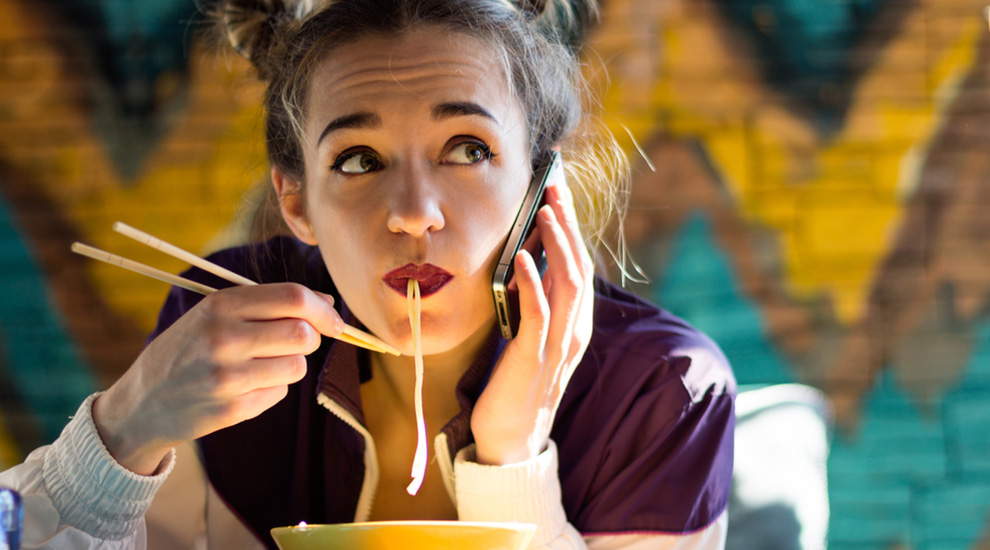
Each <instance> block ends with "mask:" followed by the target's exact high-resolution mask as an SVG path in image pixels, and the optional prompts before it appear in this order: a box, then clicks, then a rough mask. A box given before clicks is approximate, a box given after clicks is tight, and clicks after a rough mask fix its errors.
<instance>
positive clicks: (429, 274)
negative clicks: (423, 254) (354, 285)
mask: <svg viewBox="0 0 990 550" xmlns="http://www.w3.org/2000/svg"><path fill="white" fill-rule="evenodd" d="M453 278H454V276H453V275H451V274H450V273H449V272H448V271H447V270H445V269H443V268H440V267H437V266H435V265H433V264H423V265H416V264H413V263H408V264H406V265H404V266H402V267H399V268H396V269H393V270H392V271H389V272H388V273H386V274H385V276H384V277H382V281H384V282H385V284H386V285H388V286H389V287H390V288H391V289H392V290H394V291H396V292H398V293H399V294H401V295H402V296H403V297H405V296H407V293H408V288H409V279H413V280H416V281H419V295H420V297H421V298H426V297H427V296H430V295H432V294H436V293H437V292H439V291H440V289H441V288H443V287H444V286H445V285H446V284H447V283H449V282H450V280H451V279H453Z"/></svg>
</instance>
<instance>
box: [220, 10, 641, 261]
mask: <svg viewBox="0 0 990 550" xmlns="http://www.w3.org/2000/svg"><path fill="white" fill-rule="evenodd" d="M595 10H596V7H595V5H594V0H583V1H582V0H574V1H572V2H568V1H567V0H558V1H557V2H555V1H554V0H375V1H369V0H221V1H220V4H219V6H218V8H217V14H216V15H217V18H218V19H219V21H220V22H221V24H222V28H223V30H224V32H225V33H226V36H227V38H228V40H229V41H230V42H231V44H232V45H233V46H234V48H235V49H236V50H237V51H238V52H239V53H240V54H241V55H243V56H244V57H246V58H248V59H249V60H250V61H251V62H252V64H253V65H254V67H255V68H256V69H257V71H258V73H259V76H260V77H261V78H262V79H264V80H266V81H268V88H267V90H266V93H265V100H264V101H265V109H266V113H267V116H266V121H265V134H266V139H267V149H268V157H269V160H270V162H271V163H272V164H274V165H275V166H277V167H278V168H279V169H280V170H282V171H283V172H284V173H285V174H286V175H288V176H289V177H290V178H292V179H294V180H295V181H299V182H303V181H305V169H304V166H305V163H304V160H303V147H302V139H303V132H302V126H303V120H304V118H305V113H306V99H307V97H306V92H307V90H308V89H309V83H310V81H311V79H312V76H313V74H314V72H315V71H316V69H317V68H318V66H319V64H320V62H321V61H322V60H323V59H324V58H325V56H326V55H327V54H328V53H329V52H330V51H331V50H333V49H334V48H335V47H338V46H341V45H343V44H348V43H351V42H354V41H356V40H359V39H361V38H365V37H369V36H396V35H399V34H401V33H403V32H406V31H409V30H410V29H413V28H417V27H420V26H438V27H443V28H446V29H448V30H450V31H454V32H459V33H463V34H465V35H468V36H471V37H473V38H475V39H478V40H480V41H481V42H483V43H486V44H490V45H491V46H492V49H493V51H494V52H495V53H496V55H497V58H498V59H500V61H501V64H502V69H503V72H504V74H505V75H506V77H507V78H508V79H509V85H510V89H512V90H513V91H514V93H515V95H516V98H517V99H518V101H519V104H520V106H521V107H522V111H523V112H524V113H525V115H526V117H527V123H528V135H529V146H530V156H531V160H532V163H533V166H534V167H535V166H537V165H539V164H540V163H541V162H544V161H545V160H546V159H547V158H548V157H549V154H550V152H551V150H552V149H553V148H554V147H560V148H561V150H562V152H563V154H564V156H565V161H566V162H565V166H566V168H567V171H568V181H569V183H570V188H571V189H572V191H573V192H574V194H575V202H576V203H577V206H578V210H579V215H580V217H581V218H582V220H581V221H582V230H583V231H584V235H585V236H586V238H587V239H588V241H589V242H588V244H589V245H591V246H590V248H591V249H592V250H596V251H597V250H598V249H599V247H600V245H604V246H605V247H606V248H608V249H609V251H610V252H612V254H611V255H612V256H613V257H614V258H615V259H616V260H617V263H619V264H620V266H622V265H624V263H625V261H624V260H625V258H624V254H622V253H620V254H616V253H615V252H614V251H615V250H622V249H623V248H622V245H621V218H622V213H623V210H624V201H625V198H626V183H627V181H628V176H627V174H626V163H625V157H624V155H623V154H622V152H621V150H619V148H618V146H617V145H616V143H615V140H613V139H611V135H610V134H608V133H607V132H604V131H603V129H599V130H597V131H593V132H592V131H587V130H586V128H587V126H588V125H587V121H584V120H583V117H582V99H583V98H584V97H583V96H584V95H585V86H584V84H583V82H584V80H583V79H582V77H581V74H580V65H579V62H578V59H577V56H576V49H577V48H576V44H577V43H578V41H579V39H580V35H581V32H582V30H583V28H584V27H585V26H586V25H587V23H588V22H589V21H590V19H591V18H592V17H593V16H595V15H596V11H595ZM575 130H577V131H575ZM613 217H615V218H616V219H617V220H618V221H619V222H620V223H619V225H618V226H616V225H614V224H613V225H612V226H611V227H618V228H619V230H618V232H617V234H618V235H619V239H605V238H603V236H604V229H605V227H606V225H607V223H608V221H609V219H610V218H613ZM609 240H611V241H613V243H615V242H618V248H612V246H615V245H614V244H612V245H610V244H609V242H608V241H609Z"/></svg>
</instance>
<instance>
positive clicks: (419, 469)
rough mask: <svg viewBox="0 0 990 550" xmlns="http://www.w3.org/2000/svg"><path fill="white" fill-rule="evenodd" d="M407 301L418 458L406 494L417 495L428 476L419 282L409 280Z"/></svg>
mask: <svg viewBox="0 0 990 550" xmlns="http://www.w3.org/2000/svg"><path fill="white" fill-rule="evenodd" d="M406 299H407V300H409V326H410V328H411V329H412V337H413V349H414V351H415V354H416V398H415V399H416V435H417V438H416V456H415V458H414V459H413V464H412V477H413V480H412V483H410V484H409V486H408V487H406V492H407V493H409V494H410V495H415V494H416V493H417V492H418V491H419V488H420V486H421V485H423V477H425V476H426V453H427V450H426V449H427V447H426V420H425V419H424V418H423V341H422V332H421V328H422V327H421V326H420V319H419V316H420V311H421V309H420V297H419V281H417V280H415V279H409V283H408V285H407V286H406Z"/></svg>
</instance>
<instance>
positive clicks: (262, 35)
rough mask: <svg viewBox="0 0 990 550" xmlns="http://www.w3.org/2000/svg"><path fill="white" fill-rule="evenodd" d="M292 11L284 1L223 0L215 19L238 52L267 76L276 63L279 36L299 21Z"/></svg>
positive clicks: (279, 41)
mask: <svg viewBox="0 0 990 550" xmlns="http://www.w3.org/2000/svg"><path fill="white" fill-rule="evenodd" d="M289 1H290V2H291V0H289ZM303 3H306V4H308V3H309V2H303ZM295 11H298V10H293V9H292V8H291V7H290V6H289V5H288V4H287V2H286V1H285V0H222V1H221V2H220V4H219V7H218V12H219V13H218V14H217V19H218V20H219V22H220V24H221V25H222V26H223V30H224V34H225V35H226V36H227V40H228V41H229V42H230V44H231V45H232V46H233V47H234V49H235V50H237V53H239V54H241V55H242V56H244V57H245V58H247V59H248V60H249V61H251V63H252V64H253V65H254V66H255V68H256V69H257V70H258V72H259V73H260V76H261V77H262V78H265V79H268V78H270V77H271V76H272V74H273V73H274V70H275V67H276V66H277V62H276V58H277V57H278V55H277V53H278V49H279V46H280V43H281V42H282V41H281V40H280V36H282V35H284V34H285V33H286V32H287V31H288V30H289V28H290V27H294V26H295V23H296V22H297V21H298V18H297V17H296V16H297V14H296V13H294V12H295Z"/></svg>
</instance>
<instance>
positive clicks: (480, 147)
mask: <svg viewBox="0 0 990 550" xmlns="http://www.w3.org/2000/svg"><path fill="white" fill-rule="evenodd" d="M493 156H495V155H493V154H492V150H491V149H489V148H488V146H487V145H485V144H484V143H481V142H478V141H465V142H464V143H459V144H457V145H455V146H454V148H452V149H451V150H450V152H448V153H447V155H446V156H445V157H444V158H443V162H444V163H446V164H476V163H479V162H481V161H483V160H491V158H492V157H493Z"/></svg>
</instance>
